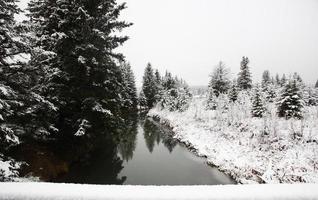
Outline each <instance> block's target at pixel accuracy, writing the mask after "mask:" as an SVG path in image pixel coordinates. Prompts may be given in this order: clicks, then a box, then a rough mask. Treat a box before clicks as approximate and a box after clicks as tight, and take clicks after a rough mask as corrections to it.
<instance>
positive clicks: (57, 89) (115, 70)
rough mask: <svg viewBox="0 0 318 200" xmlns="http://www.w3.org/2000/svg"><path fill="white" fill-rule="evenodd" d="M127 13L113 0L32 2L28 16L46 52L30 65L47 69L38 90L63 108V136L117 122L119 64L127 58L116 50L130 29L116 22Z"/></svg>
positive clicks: (59, 123) (60, 115)
mask: <svg viewBox="0 0 318 200" xmlns="http://www.w3.org/2000/svg"><path fill="white" fill-rule="evenodd" d="M124 8H125V4H117V2H116V1H114V0H105V1H88V0H85V1H74V2H73V1H35V0H33V1H31V3H30V5H29V11H30V15H29V16H30V20H31V22H32V23H34V24H35V27H36V28H34V30H35V35H37V36H38V37H37V38H36V44H38V46H39V47H40V49H41V50H40V52H41V53H42V54H38V55H35V56H33V57H32V62H33V63H34V64H35V65H39V66H43V67H45V68H46V75H45V77H44V78H43V80H42V82H41V85H40V87H38V91H40V92H41V95H43V96H45V97H46V98H47V99H48V100H49V101H51V102H53V103H54V105H56V107H58V108H59V111H58V117H57V118H56V124H57V128H58V129H59V130H60V132H62V133H65V134H74V133H78V131H76V130H80V129H81V130H83V128H82V124H89V125H87V126H86V127H89V128H90V130H92V131H95V133H97V132H98V130H97V127H107V128H110V127H115V126H116V124H117V123H118V120H119V114H120V110H121V107H120V106H121V105H122V102H121V97H120V94H119V92H118V91H120V88H121V82H122V80H121V78H122V76H121V72H120V69H119V67H118V66H117V64H116V63H115V60H117V59H122V58H123V56H122V55H121V54H118V53H115V52H114V49H115V48H116V47H118V46H120V45H122V44H123V43H124V42H125V41H126V40H127V39H128V37H126V36H118V35H116V32H117V31H120V30H122V29H123V28H125V27H128V26H129V25H130V24H129V23H126V22H124V21H119V20H118V16H119V14H120V12H121V11H122V10H123V9H124ZM114 33H115V34H114ZM47 55H51V57H50V59H43V58H45V57H47ZM84 122H87V123H84ZM87 129H88V128H86V129H85V130H87ZM102 133H103V131H100V133H97V134H102Z"/></svg>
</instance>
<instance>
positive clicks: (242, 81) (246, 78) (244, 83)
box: [237, 56, 252, 90]
mask: <svg viewBox="0 0 318 200" xmlns="http://www.w3.org/2000/svg"><path fill="white" fill-rule="evenodd" d="M248 63H249V59H248V58H247V57H244V56H243V58H242V61H241V71H240V73H239V75H238V79H237V84H238V87H239V88H240V89H241V90H247V89H251V88H252V77H251V72H250V70H249V67H248Z"/></svg>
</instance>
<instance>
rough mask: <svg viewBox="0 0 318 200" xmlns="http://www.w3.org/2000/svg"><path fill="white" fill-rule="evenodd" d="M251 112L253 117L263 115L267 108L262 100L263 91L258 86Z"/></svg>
mask: <svg viewBox="0 0 318 200" xmlns="http://www.w3.org/2000/svg"><path fill="white" fill-rule="evenodd" d="M251 112H252V116H253V117H263V116H264V114H265V112H266V108H265V106H264V104H263V102H262V98H261V92H260V89H259V88H258V86H257V87H256V88H255V93H254V96H253V102H252V111H251Z"/></svg>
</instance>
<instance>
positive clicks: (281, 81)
mask: <svg viewBox="0 0 318 200" xmlns="http://www.w3.org/2000/svg"><path fill="white" fill-rule="evenodd" d="M286 82H287V79H286V75H285V74H283V76H282V79H281V80H280V85H281V86H284V85H285V84H286Z"/></svg>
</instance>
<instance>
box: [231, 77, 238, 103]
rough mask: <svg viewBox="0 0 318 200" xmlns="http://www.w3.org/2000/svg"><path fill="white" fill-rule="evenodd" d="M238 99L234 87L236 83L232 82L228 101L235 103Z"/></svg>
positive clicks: (235, 87)
mask: <svg viewBox="0 0 318 200" xmlns="http://www.w3.org/2000/svg"><path fill="white" fill-rule="evenodd" d="M237 97H238V90H237V86H236V81H233V83H232V85H231V87H230V90H229V99H230V101H231V102H235V101H236V100H237Z"/></svg>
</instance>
